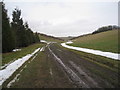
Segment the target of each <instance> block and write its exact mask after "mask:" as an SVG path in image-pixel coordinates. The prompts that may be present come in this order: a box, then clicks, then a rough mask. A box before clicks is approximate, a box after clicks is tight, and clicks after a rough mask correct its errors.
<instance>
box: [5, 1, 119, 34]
mask: <svg viewBox="0 0 120 90" xmlns="http://www.w3.org/2000/svg"><path fill="white" fill-rule="evenodd" d="M42 1H43V0H42ZM42 1H41V2H32V3H28V2H14V3H13V2H6V6H7V9H8V13H9V16H11V15H12V10H13V9H14V7H16V6H17V7H19V8H20V9H21V10H22V17H24V21H28V23H29V26H30V27H31V28H32V30H33V31H37V32H42V33H46V34H50V35H55V36H70V35H71V36H72V35H77V36H78V35H81V34H84V33H90V32H92V31H94V30H96V29H97V28H99V27H101V26H103V25H109V24H115V25H116V24H117V19H118V17H117V15H118V14H117V3H116V2H99V3H98V2H92V3H91V2H76V0H74V2H73V0H70V2H68V1H62V0H61V2H59V0H58V1H55V2H48V1H47V0H46V2H42Z"/></svg>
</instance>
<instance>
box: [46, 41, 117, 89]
mask: <svg viewBox="0 0 120 90" xmlns="http://www.w3.org/2000/svg"><path fill="white" fill-rule="evenodd" d="M45 51H46V54H47V55H48V56H49V57H51V58H53V60H55V61H56V62H57V63H58V65H59V67H60V68H61V69H62V70H63V72H64V74H65V75H67V77H68V78H69V80H70V81H71V83H72V84H73V85H74V86H75V87H79V88H102V87H105V88H106V87H115V86H114V85H112V84H111V83H109V82H108V81H107V80H105V79H103V78H102V77H100V76H97V75H95V74H94V73H92V72H90V71H89V69H88V68H95V69H96V70H98V71H100V72H101V73H105V74H107V75H108V77H110V78H114V77H115V79H117V73H114V72H113V71H111V70H108V69H107V68H104V67H101V66H99V65H96V64H94V63H92V62H90V61H88V60H85V59H83V58H81V57H80V55H78V54H76V53H74V52H71V51H69V50H67V49H64V48H62V47H60V46H58V45H57V44H53V43H51V44H49V45H47V46H46V50H45ZM112 73H114V74H112Z"/></svg>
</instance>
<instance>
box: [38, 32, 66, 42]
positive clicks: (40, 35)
mask: <svg viewBox="0 0 120 90" xmlns="http://www.w3.org/2000/svg"><path fill="white" fill-rule="evenodd" d="M39 37H40V40H45V41H53V42H63V41H64V40H63V39H60V38H57V37H53V36H49V35H46V34H42V33H40V34H39Z"/></svg>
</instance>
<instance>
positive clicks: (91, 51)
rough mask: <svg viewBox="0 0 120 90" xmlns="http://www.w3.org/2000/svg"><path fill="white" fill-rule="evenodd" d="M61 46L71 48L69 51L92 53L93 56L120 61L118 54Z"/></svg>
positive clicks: (63, 44) (64, 44)
mask: <svg viewBox="0 0 120 90" xmlns="http://www.w3.org/2000/svg"><path fill="white" fill-rule="evenodd" d="M61 45H62V46H63V47H66V48H69V49H74V50H78V51H83V52H87V53H92V54H95V55H101V56H105V57H108V58H112V59H115V60H120V58H119V56H120V54H117V53H112V52H103V51H100V50H93V49H87V48H80V47H73V46H69V45H66V43H61Z"/></svg>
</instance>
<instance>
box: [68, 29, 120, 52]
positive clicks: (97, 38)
mask: <svg viewBox="0 0 120 90" xmlns="http://www.w3.org/2000/svg"><path fill="white" fill-rule="evenodd" d="M118 38H120V36H118V30H111V31H106V32H101V33H98V34H92V35H87V36H83V37H79V38H76V39H73V40H72V41H73V43H72V44H69V45H72V46H76V47H82V48H89V49H95V50H101V51H106V52H113V53H120V49H119V48H118V46H119V45H118Z"/></svg>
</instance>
